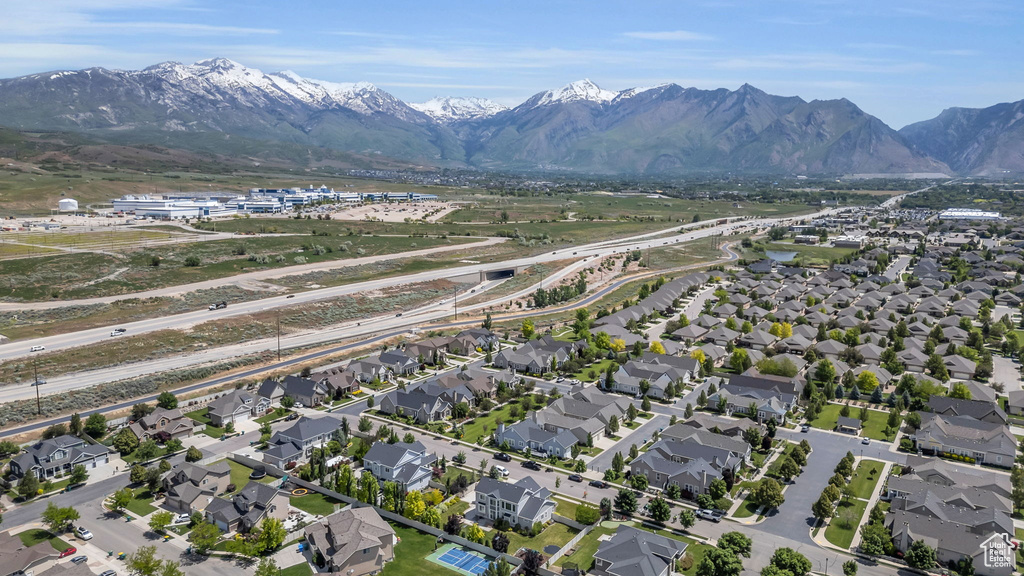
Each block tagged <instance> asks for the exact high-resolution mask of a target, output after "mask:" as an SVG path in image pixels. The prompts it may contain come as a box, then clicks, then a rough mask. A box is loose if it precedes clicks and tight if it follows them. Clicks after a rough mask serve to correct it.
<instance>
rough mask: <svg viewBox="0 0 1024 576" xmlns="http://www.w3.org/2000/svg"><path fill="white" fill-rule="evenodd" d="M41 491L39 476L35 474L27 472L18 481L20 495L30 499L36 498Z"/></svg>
mask: <svg viewBox="0 0 1024 576" xmlns="http://www.w3.org/2000/svg"><path fill="white" fill-rule="evenodd" d="M38 491H39V478H36V475H35V474H25V475H24V476H22V477H21V480H19V481H18V495H19V496H21V497H22V498H24V499H26V500H28V499H29V498H35V497H36V494H37V493H38Z"/></svg>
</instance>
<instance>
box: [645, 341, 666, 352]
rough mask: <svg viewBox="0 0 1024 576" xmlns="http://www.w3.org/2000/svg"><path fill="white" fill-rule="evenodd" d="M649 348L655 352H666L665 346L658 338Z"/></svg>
mask: <svg viewBox="0 0 1024 576" xmlns="http://www.w3.org/2000/svg"><path fill="white" fill-rule="evenodd" d="M648 349H649V350H650V351H651V352H653V353H654V354H664V353H665V346H664V345H663V344H662V343H661V342H659V341H657V340H655V341H653V342H651V345H650V346H649V347H648Z"/></svg>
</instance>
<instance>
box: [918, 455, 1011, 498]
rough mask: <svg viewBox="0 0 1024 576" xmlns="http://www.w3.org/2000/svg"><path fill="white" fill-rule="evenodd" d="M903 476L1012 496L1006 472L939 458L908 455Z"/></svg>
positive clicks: (1007, 496)
mask: <svg viewBox="0 0 1024 576" xmlns="http://www.w3.org/2000/svg"><path fill="white" fill-rule="evenodd" d="M903 476H905V477H908V478H914V479H917V480H921V481H923V482H928V483H931V484H940V485H942V486H961V487H965V488H977V489H980V490H987V491H989V492H992V493H994V494H999V495H1001V496H1004V497H1006V498H1010V497H1011V496H1012V494H1013V485H1012V483H1011V482H1010V477H1009V476H1007V475H1005V474H992V473H990V472H989V471H986V470H984V469H981V468H977V467H975V466H965V465H959V464H954V463H952V462H949V461H947V460H941V459H938V458H926V457H924V456H917V455H910V456H907V463H906V465H905V466H904V467H903Z"/></svg>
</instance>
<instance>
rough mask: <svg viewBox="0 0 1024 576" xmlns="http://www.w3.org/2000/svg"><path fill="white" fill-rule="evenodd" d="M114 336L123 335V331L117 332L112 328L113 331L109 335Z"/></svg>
mask: <svg viewBox="0 0 1024 576" xmlns="http://www.w3.org/2000/svg"><path fill="white" fill-rule="evenodd" d="M115 336H124V332H118V331H117V330H114V331H113V332H111V333H110V337H111V338H114V337H115Z"/></svg>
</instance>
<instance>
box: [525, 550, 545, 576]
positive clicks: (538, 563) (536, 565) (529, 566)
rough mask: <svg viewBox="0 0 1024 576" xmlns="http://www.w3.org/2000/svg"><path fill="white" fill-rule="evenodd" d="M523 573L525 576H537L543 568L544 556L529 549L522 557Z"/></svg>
mask: <svg viewBox="0 0 1024 576" xmlns="http://www.w3.org/2000/svg"><path fill="white" fill-rule="evenodd" d="M522 566H523V573H524V574H525V575H526V576H537V574H539V573H540V569H541V568H542V567H543V566H544V556H543V555H541V553H540V552H538V551H536V550H533V549H532V548H531V549H528V550H527V551H526V554H524V555H523V564H522Z"/></svg>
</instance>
